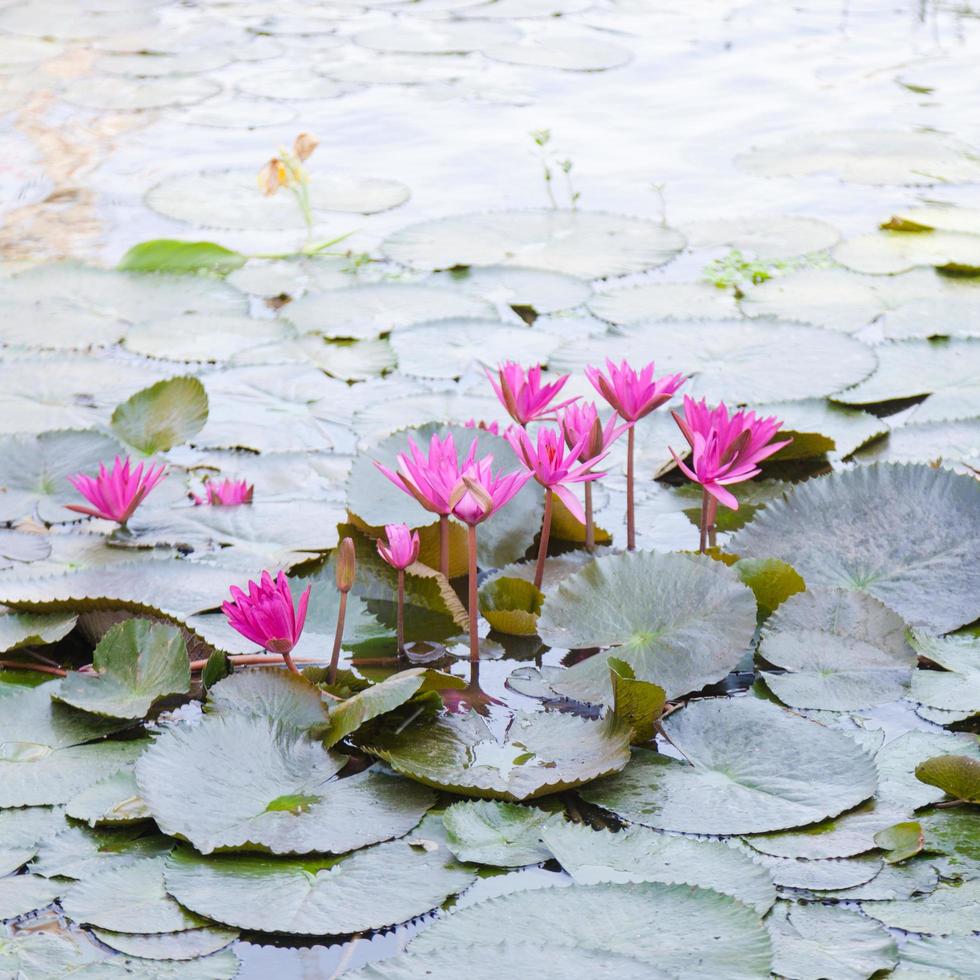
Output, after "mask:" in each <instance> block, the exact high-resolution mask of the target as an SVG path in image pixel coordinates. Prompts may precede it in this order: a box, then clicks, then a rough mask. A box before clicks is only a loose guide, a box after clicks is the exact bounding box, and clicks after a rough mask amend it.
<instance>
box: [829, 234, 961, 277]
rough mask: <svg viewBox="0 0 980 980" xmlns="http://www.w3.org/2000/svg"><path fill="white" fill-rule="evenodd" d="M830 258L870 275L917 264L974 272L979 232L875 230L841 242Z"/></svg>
mask: <svg viewBox="0 0 980 980" xmlns="http://www.w3.org/2000/svg"><path fill="white" fill-rule="evenodd" d="M834 258H835V259H836V260H837V261H838V262H839V263H840V264H841V265H843V266H846V267H847V268H848V269H853V270H854V271H855V272H862V273H865V274H866V275H872V276H893V275H897V274H898V273H902V272H908V271H910V270H911V269H917V268H923V267H924V268H928V267H930V266H932V267H933V268H936V269H940V270H942V271H944V272H951V273H965V274H967V275H971V276H972V275H976V274H977V273H978V272H980V235H960V234H956V233H955V232H948V231H927V232H914V233H909V232H904V231H879V232H877V233H875V234H872V235H858V236H857V238H849V239H848V240H847V241H846V242H841V244H840V245H838V246H837V248H835V249H834Z"/></svg>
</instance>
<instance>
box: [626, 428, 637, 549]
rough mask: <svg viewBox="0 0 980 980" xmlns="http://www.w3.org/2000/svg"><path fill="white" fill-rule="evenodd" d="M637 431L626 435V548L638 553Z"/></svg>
mask: <svg viewBox="0 0 980 980" xmlns="http://www.w3.org/2000/svg"><path fill="white" fill-rule="evenodd" d="M634 442H635V430H634V427H633V426H632V425H631V426H630V427H629V431H628V432H627V433H626V548H627V550H628V551H636V515H635V514H634V512H633V446H634Z"/></svg>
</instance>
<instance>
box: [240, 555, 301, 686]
mask: <svg viewBox="0 0 980 980" xmlns="http://www.w3.org/2000/svg"><path fill="white" fill-rule="evenodd" d="M231 600H232V601H231V602H224V603H222V605H221V611H222V612H223V613H224V614H225V616H226V617H227V618H228V624H229V625H230V626H231V627H232V629H234V630H237V631H238V632H239V633H241V634H242V636H244V637H245V638H246V639H248V640H251V641H252V642H253V643H257V644H258V645H259V646H260V647H262V648H263V649H265V650H269V651H271V652H272V653H278V654H280V655H281V656H282V658H283V660H285V661H286V666H287V667H289V669H290V670H292V671H293V672H294V673H299V671H297V670H296V667H295V666H294V664H293V662H292V659H291V658H290V656H289V654H290V651H291V650H292V649H293V647H295V646H296V644H297V643H298V642H299V638H300V634H301V633H302V632H303V623H304V622H305V621H306V606H307V604H308V603H309V601H310V586H307V588H306V590H305V591H304V592H303V594H302V595H301V596H300V598H299V605H298V606H297V607H294V605H293V595H292V592H290V591H289V583H288V582H287V581H286V576H285V575H284V574H283V573H282V572H279V574H278V575H277V576H276V579H275V581H273V580H272V576H271V575H270V574H269V573H268V572H263V573H262V578H261V581H260V582H259V583H256V582H249V583H248V595H246V594H245V593H244V592H242V590H241V589H239V588H236V587H235V586H232V587H231Z"/></svg>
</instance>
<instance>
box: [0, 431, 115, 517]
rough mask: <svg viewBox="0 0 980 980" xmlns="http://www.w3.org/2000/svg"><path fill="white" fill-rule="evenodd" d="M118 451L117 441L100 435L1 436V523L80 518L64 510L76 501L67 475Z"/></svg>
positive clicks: (86, 469) (91, 466)
mask: <svg viewBox="0 0 980 980" xmlns="http://www.w3.org/2000/svg"><path fill="white" fill-rule="evenodd" d="M119 452H120V446H119V443H118V442H116V440H115V439H111V438H110V437H109V436H106V435H102V434H101V433H98V432H76V431H64V432H44V433H42V434H41V435H39V436H30V435H14V436H4V437H3V438H2V439H0V488H2V493H0V519H2V520H4V521H13V520H17V519H19V518H21V517H34V516H35V515H36V516H37V517H38V518H40V520H42V521H45V522H46V523H60V522H64V521H76V520H78V515H77V514H76V513H75V512H74V511H70V510H67V509H66V507H65V504H68V503H77V501H78V494H77V492H76V491H75V489H74V488H73V487H72V486H71V484H69V483H68V477H69V476H71V475H72V474H74V473H81V472H91V471H94V470H95V469H96V468H97V467H98V464H99V463H102V462H106V461H107V460H111V459H112V458H113V456H115V455H116V454H118V453H119Z"/></svg>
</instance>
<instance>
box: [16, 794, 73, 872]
mask: <svg viewBox="0 0 980 980" xmlns="http://www.w3.org/2000/svg"><path fill="white" fill-rule="evenodd" d="M66 826H67V825H66V823H65V813H64V810H63V809H62V808H61V807H53V806H27V807H18V808H16V809H6V810H0V842H2V843H0V876H3V875H8V874H13V872H15V871H16V870H17V869H18V868H21V867H23V866H24V865H25V864H27V862H28V861H30V860H31V858H32V857H34V855H35V854H36V853H37V845H38V843H39V842H40V841H42V840H45V839H47V838H50V837H53V836H54V835H55V834H57V833H58V832H59V831H61V830H64V829H65V827H66Z"/></svg>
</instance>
